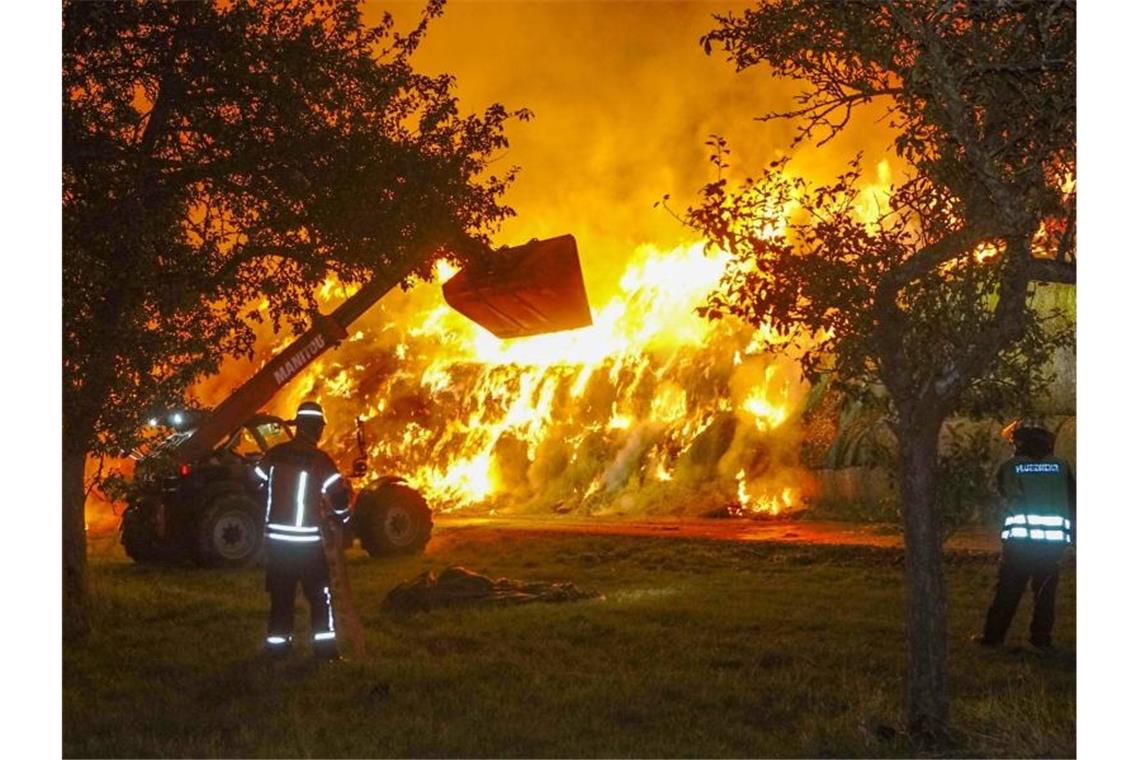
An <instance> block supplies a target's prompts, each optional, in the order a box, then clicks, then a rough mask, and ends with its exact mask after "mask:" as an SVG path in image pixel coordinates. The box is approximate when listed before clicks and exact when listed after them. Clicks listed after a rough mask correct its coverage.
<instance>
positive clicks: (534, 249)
mask: <svg viewBox="0 0 1140 760" xmlns="http://www.w3.org/2000/svg"><path fill="white" fill-rule="evenodd" d="M487 258H488V261H487V262H480V261H476V262H475V263H473V264H472V265H470V266H468V267H466V268H464V269H463V270H462V271H461V272H459V273H458V274H457V275H456V276H455V277H454V278H453V280H452V281H449V282H448V284H447V285H446V286H445V289H444V294H445V298H446V300H447V301H448V303H450V304H451V305H452V306H453V307H455V308H456V309H457V310H459V311H460V312H461V313H463V314H464V315H466V316H467V317H468V318H470V319H472V320H473V321H474V322H476V323H477V324H480V325H482V326H483V327H485V328H487V329H488V330H490V331H491V332H492V333H494V334H496V335H499V336H500V337H517V336H522V335H537V334H539V333H547V332H556V331H560V330H569V329H573V328H576V327H584V326H586V325H589V324H591V317H590V306H589V302H588V300H587V297H586V288H585V285H584V283H583V280H582V269H581V264H580V262H579V259H578V247H577V244H576V243H575V241H574V237H573V236H572V235H562V236H560V237H556V238H550V239H548V240H534V241H531V242H530V243H527V244H525V245H521V246H515V247H512V248H504V249H500V250H498V251H494V252H492V253H490V254H489V255H488V257H487ZM544 264H545V266H544ZM413 268H414V267H408V268H407V269H406V270H404V271H398V272H395V273H386V274H384V275H382V276H380V277H378V278H377V279H375V280H372V281H371V282H369V283H368V284H366V285H365V286H364V287H362V288H361V289H360V290H358V291H357V292H356V293H354V294H353V295H352V296H351V297H349V299H348V300H346V301H345V302H344V303H343V304H341V305H340V306H338V307H337V308H336V310H335V311H333V312H332V314H328V315H325V314H317V315H316V317H315V318H314V320H313V324H312V326H311V327H309V329H308V330H307V331H306V332H305V333H304V334H303V335H301V336H300V337H299V338H297V340H295V341H293V343H291V344H290V345H289V347H288V348H286V349H285V350H284V351H282V352H280V353H279V354H277V355H276V356H274V357H273V358H272V359H271V360H269V362H267V363H266V364H265V366H264V367H262V368H261V369H260V370H258V372H257V374H255V375H254V376H253V377H251V378H250V379H249V380H247V381H246V382H245V384H243V385H242V386H241V387H240V388H238V389H237V390H236V391H234V392H233V393H232V394H230V395H229V396H228V397H227V398H226V399H225V400H224V401H222V403H220V404H219V405H218V406H217V407H216V408H215V409H214V410H213V411H212V412H211V413H210V414H209V415H208V416H207V417H206V418H205V419H204V420H203V421H202V422H201V424H199V425H198V428H197V429H196V430H195V431H194V432H193V433H192V434H191V435H190V436H189V437H188V438H186V440H184V441H183V442H182V443H181V444H179V446H178V448H177V449H176V450H175V456H176V459H177V464H185V463H191V462H194V461H196V460H198V459H200V458H201V457H203V456H205V455H206V454H208V453H209V452H210V451H211V450H212V449H213V448H214V447H215V446H216V445H217V444H218V443H220V442H221V441H223V440H225V439H226V438H228V437H229V436H230V435H231V434H233V432H234V431H235V430H237V429H238V428H239V427H241V425H242V424H243V423H244V422H245V421H246V420H247V419H249V418H250V417H251V416H252V415H253V414H255V413H256V412H257V411H258V410H259V409H260V408H261V407H262V406H264V405H265V404H266V403H268V402H269V400H270V399H272V398H273V396H274V395H275V394H276V393H277V391H278V390H280V389H281V387H282V386H283V385H285V384H286V383H288V382H289V381H290V380H292V379H293V378H294V377H295V376H296V375H297V373H299V372H300V371H301V370H302V369H304V368H305V367H307V366H308V365H309V364H310V363H312V362H313V360H315V359H316V358H317V357H318V356H320V355H321V354H323V353H324V352H325V351H327V350H329V349H330V348H332V347H333V346H335V345H336V344H337V343H339V342H340V341H342V340H344V339H345V338H346V337H348V328H349V326H350V325H351V324H352V323H353V322H355V321H356V320H357V319H359V318H360V316H361V315H363V314H364V312H366V311H368V309H369V308H371V306H372V305H373V304H375V303H376V302H377V301H379V300H380V299H381V298H382V297H383V296H384V295H385V294H386V293H387V292H388V291H390V290H391V289H392V288H394V287H396V285H398V284H399V283H400V282H401V281H402V280H403V279H404V278H405V277H407V276H408V275H409V274H410V273H411V271H412V269H413Z"/></svg>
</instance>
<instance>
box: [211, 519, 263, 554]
mask: <svg viewBox="0 0 1140 760" xmlns="http://www.w3.org/2000/svg"><path fill="white" fill-rule="evenodd" d="M211 538H212V539H213V545H214V551H216V552H217V554H218V556H219V557H221V558H222V559H225V560H240V559H244V558H246V557H247V556H249V554H250V552H252V551H253V549H254V546H255V545H256V544H257V538H256V534H255V533H254V527H253V519H252V518H250V516H249V515H248V514H246V513H245V512H244V511H242V510H239V509H235V510H231V511H229V512H223V513H222V514H221V516H220V517H218V519H217V521H216V522H215V523H214V529H213V531H212V534H211Z"/></svg>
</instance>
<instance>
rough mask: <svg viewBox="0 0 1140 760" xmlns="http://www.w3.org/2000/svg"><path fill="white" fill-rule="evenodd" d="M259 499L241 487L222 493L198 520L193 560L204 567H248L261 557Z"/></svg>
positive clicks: (261, 526)
mask: <svg viewBox="0 0 1140 760" xmlns="http://www.w3.org/2000/svg"><path fill="white" fill-rule="evenodd" d="M263 522H264V521H263V519H262V514H261V510H260V509H259V508H258V505H257V502H255V501H254V500H253V499H252V498H250V497H249V496H247V495H246V494H244V493H242V492H240V491H229V492H226V493H222V494H220V495H218V496H216V497H214V499H213V500H212V501H211V502H210V503H209V504H208V505H207V507H206V509H205V511H204V512H202V516H201V518H199V520H198V526H197V535H196V541H195V543H194V561H195V562H197V563H198V564H199V565H202V566H203V567H248V566H250V565H252V564H254V563H255V562H257V561H258V560H259V559H260V558H261V549H262V544H263V543H264V535H263V534H264V528H265V526H264V525H263Z"/></svg>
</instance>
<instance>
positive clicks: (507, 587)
mask: <svg viewBox="0 0 1140 760" xmlns="http://www.w3.org/2000/svg"><path fill="white" fill-rule="evenodd" d="M596 596H599V594H598V593H597V592H594V591H584V590H582V589H579V588H578V587H577V586H575V585H574V584H573V583H548V582H545V581H520V580H513V579H511V578H491V577H489V576H486V575H480V574H479V573H476V572H472V571H471V570H468V569H466V568H463V567H449V568H447V569H445V570H443V571H442V572H440V573H439V574H438V575H437V574H436V573H434V572H432V571H428V572H425V573H422V574H421V575H419V576H417V577H416V578H413V579H412V580H410V581H404V582H403V583H401V584H400V585H398V586H396V587H395V588H394V589H392V590H391V591H389V592H388V595H387V596H386V597H384V602H383V605H382V606H383V608H384V609H385V610H389V611H395V612H417V611H423V612H427V611H429V610H431V609H433V608H435V607H454V606H460V605H474V604H487V605H505V604H526V603H527V602H572V601H576V600H578V599H591V598H593V597H596Z"/></svg>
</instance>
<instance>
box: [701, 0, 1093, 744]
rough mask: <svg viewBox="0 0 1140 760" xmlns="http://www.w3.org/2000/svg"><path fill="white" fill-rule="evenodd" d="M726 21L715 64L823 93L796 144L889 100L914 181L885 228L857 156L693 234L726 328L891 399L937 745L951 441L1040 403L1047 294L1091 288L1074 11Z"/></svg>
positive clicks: (927, 712) (801, 9) (716, 207)
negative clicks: (1007, 410) (795, 337)
mask: <svg viewBox="0 0 1140 760" xmlns="http://www.w3.org/2000/svg"><path fill="white" fill-rule="evenodd" d="M716 19H717V22H718V27H717V28H716V29H714V30H713V31H712V32H711V33H710V34H708V35H707V36H706V37H705V38H704V40H703V44H704V45H705V49H706V51H710V52H711V50H712V48H713V46H719V47H721V48H722V49H723V50H725V51H727V53H728V54H729V57H730V59H731V60H732V61H734V62H735V64H736V66H737V67H738V69H742V68H745V67H748V66H753V65H756V64H758V63H761V62H763V63H766V64H767V65H768V66H770V67H771V69H772V71H773V72H774V74H775V75H776V76H781V77H792V78H796V79H799V80H802V81H803V82H805V84H806V89H805V90H804V91H803V92H802V93H801V95H799V96H798V99H797V104H796V106H795V107H794V108H792V109H790V110H788V111H784V112H777V113H770V114H766V115H764V116H762V117H761V119H762V120H770V119H792V120H795V123H796V125H797V132H796V139H795V143H797V144H798V143H801V142H802V141H803V140H805V139H808V138H812V137H819V138H820V143H821V144H822V143H823V142H827V141H828V140H830V139H831V138H833V137H834V136H835V135H836V134H838V133H839V132H841V131H842V130H843V129H845V128H846V126H847V125H848V124H849V123H850V119H851V118H852V115H853V114H854V113H855V112H856V111H857V110H858V109H860V108H861V107H864V106H867V105H868V104H872V103H881V104H882V105H883V107H884V108H885V110H886V112H887V114H888V116H887V119H888V124H889V127H890V130H891V132H890V133H889V134H891V135H893V147H894V149H895V152H896V153H897V155H898V156H899V157H900V158H901V159H903V160H904V161H905V163H906V165H907V168H908V176H907V178H906V180H905V181H904V182H902V183H901V184H900V185H899V186H898V187H894V188H892V193H891V197H890V200H889V203H888V204H887V206H886V207H883V208H881V209H879V210H878V211H876V212H872V213H868V212H867V211H866V208H865V205H866V204H865V203H864V204H863V208H862V210H861V207H860V191H859V177H860V174H861V172H860V168H859V163H858V160H857V159H856V161H855V162H853V164H852V168H851V169H850V170H849V171H848V172H846V173H845V174H843V175H842V176H840V177H839V178H837V179H836V181H835V182H834V183H833V184H830V185H826V186H821V187H814V186H810V185H808V184H807V183H806V182H804V181H802V180H799V179H795V178H793V177H790V176H788V174H787V173H786V171H785V169H786V163H785V162H784V161H776V162H774V163H773V164H771V165H769V166H768V167H767V168H766V169H765V170H764V171H763V172H762V173H761V174H760V176H759V177H757V178H755V179H748V180H746V181H743V182H741V183H739V184H738V185H732V186H730V185H729V183H728V180H727V179H726V178H724V177H723V176H721V177H719V178H718V179H717V180H716V181H715V182H712V183H710V184H709V185H707V186H706V187H705V188H704V190H703V195H702V197H701V201H700V202H699V204H698V205H696V206H695V207H692V208H690V209H689V210H688V213H687V216H686V218H687V220H688V221H689V222H690V223H691V224H692V225H693V226H694V227H696V228H697V229H699V230H701V231H702V232H703V233H704V234H705V235H706V236H707V238H708V240H709V241H710V243H711V244H715V245H717V246H719V247H722V248H724V249H725V250H727V251H729V252H730V253H731V254H732V256H733V262H732V265H731V266H730V268H729V271H728V272H727V274H726V275H725V279H724V280H723V282H722V284H721V287H720V288H719V290H718V292H717V293H716V294H715V295H714V296H713V297H712V298H711V299H710V301H709V304H708V306H707V309H706V314H707V316H709V317H712V318H716V317H718V316H721V315H723V314H732V315H736V316H739V317H742V318H744V319H746V320H748V321H749V322H751V323H753V324H759V323H761V322H765V321H768V322H771V323H772V325H773V326H775V327H776V328H777V329H779V330H781V331H784V332H799V333H801V334H809V335H811V336H812V337H813V340H814V342H813V343H811V344H810V347H809V348H807V349H805V351H804V353H803V355H802V365H803V367H804V369H805V372H806V374H807V376H808V377H809V378H811V379H818V378H820V377H821V376H824V375H826V376H827V377H828V378H829V380H830V381H832V382H836V383H838V384H840V385H841V386H843V387H845V388H846V389H847V390H848V391H850V392H857V393H862V394H864V395H869V396H874V395H875V393H876V389H881V390H882V394H881V395H882V396H883V399H884V400H885V401H886V402H887V403H888V405H889V410H890V415H891V420H892V427H893V430H894V433H895V435H896V437H897V439H898V443H899V460H898V467H899V482H900V487H901V497H902V503H903V519H904V535H905V541H906V582H907V590H908V601H907V614H906V621H907V638H908V644H909V667H908V674H907V687H906V696H907V720H908V726H909V729H910V730H911V732H912V733H913V734H914V735H915V736H916V737H919V738H922V739H924V740H926V739H934V740H937V739H940V738H942V737H944V735H945V730H946V726H947V720H948V717H949V700H948V689H947V665H946V592H945V588H944V585H943V575H942V558H941V538H940V531H939V519H938V518H939V516H938V513H937V509H936V493H937V480H936V478H937V464H938V437H939V430H940V428H941V426H942V423H943V421H944V420H945V419H946V418H947V416H948V415H950V414H951V413H954V412H956V411H961V410H963V409H968V408H974V407H977V406H978V405H982V406H985V405H990V406H992V405H994V404H995V403H1000V402H1002V401H1004V402H1005V403H1007V404H1008V403H1010V402H1011V399H1016V398H1018V397H1019V396H1021V397H1022V398H1023V394H1024V393H1025V392H1026V389H1027V388H1031V387H1033V386H1034V385H1039V384H1040V383H1041V381H1042V380H1043V379H1045V378H1044V375H1043V366H1042V363H1041V359H1042V356H1043V353H1044V351H1045V350H1046V349H1047V348H1048V346H1049V345H1050V344H1051V342H1055V341H1057V340H1058V339H1061V340H1063V339H1065V337H1066V331H1065V330H1063V329H1062V330H1060V331H1058V330H1055V329H1053V328H1051V327H1050V326H1049V325H1048V324H1047V321H1048V319H1047V316H1043V315H1041V314H1039V313H1037V312H1035V311H1034V310H1033V309H1032V308H1031V305H1030V303H1029V297H1030V295H1031V293H1032V290H1033V288H1034V283H1036V282H1040V281H1047V282H1068V283H1075V279H1076V271H1075V267H1076V259H1075V245H1074V241H1075V208H1076V192H1075V184H1074V180H1073V178H1074V177H1075V154H1076V137H1075V134H1076V98H1075V92H1076V54H1075V42H1076V40H1075V27H1076V9H1075V3H1074V2H1072V1H1071V0H1055V1H1054V2H1043V1H1041V0H1024V1H1020V0H1005V1H1003V2H973V1H972V0H949V1H946V2H943V1H941V0H940V1H939V2H934V1H933V0H922V1H916V2H891V3H884V2H879V1H878V0H852V1H851V2H845V3H832V2H818V1H815V0H783V1H777V2H770V3H763V4H761V5H760V6H759V7H757V8H755V9H751V10H747V11H745V12H744V14H743V15H740V16H737V15H734V14H731V13H730V14H725V15H719V16H717V17H716ZM714 145H715V148H716V153H715V154H714V156H713V160H714V163H716V164H717V165H718V167H719V168H720V169H722V170H723V168H724V167H725V165H726V159H725V155H726V150H727V148H726V146H725V145H724V143H723V141H716V142H715V143H714ZM863 200H865V197H864V199H863ZM777 231H785V233H784V234H778V232H777Z"/></svg>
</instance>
